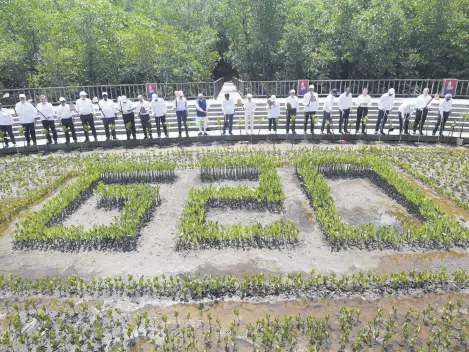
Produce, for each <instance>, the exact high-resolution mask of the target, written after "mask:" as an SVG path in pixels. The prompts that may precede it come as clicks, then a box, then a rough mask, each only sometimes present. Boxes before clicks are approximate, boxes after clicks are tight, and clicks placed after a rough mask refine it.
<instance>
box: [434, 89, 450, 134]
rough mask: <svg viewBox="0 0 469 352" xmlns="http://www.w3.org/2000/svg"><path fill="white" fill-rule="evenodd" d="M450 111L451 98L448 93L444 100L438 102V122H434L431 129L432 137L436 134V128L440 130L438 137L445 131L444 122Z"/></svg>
mask: <svg viewBox="0 0 469 352" xmlns="http://www.w3.org/2000/svg"><path fill="white" fill-rule="evenodd" d="M452 109H453V96H452V95H451V94H449V93H448V94H446V95H445V98H444V99H443V100H442V101H440V106H439V108H438V120H437V121H436V125H435V128H434V129H433V133H432V135H433V136H434V135H435V134H436V133H437V132H438V128H440V136H442V135H443V132H444V131H445V124H446V121H447V120H448V117H449V114H450V113H451V110H452ZM440 124H441V126H440Z"/></svg>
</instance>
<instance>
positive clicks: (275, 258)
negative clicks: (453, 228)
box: [0, 168, 469, 278]
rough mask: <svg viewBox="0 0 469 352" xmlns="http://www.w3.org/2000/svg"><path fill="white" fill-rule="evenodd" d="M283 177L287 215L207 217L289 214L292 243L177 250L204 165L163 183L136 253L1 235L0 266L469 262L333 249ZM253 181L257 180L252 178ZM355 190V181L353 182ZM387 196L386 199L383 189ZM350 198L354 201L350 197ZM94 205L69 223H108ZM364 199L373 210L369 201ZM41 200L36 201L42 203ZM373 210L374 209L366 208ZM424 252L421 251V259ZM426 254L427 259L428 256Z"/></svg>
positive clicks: (194, 267)
mask: <svg viewBox="0 0 469 352" xmlns="http://www.w3.org/2000/svg"><path fill="white" fill-rule="evenodd" d="M278 173H279V175H280V176H281V178H282V181H281V182H282V187H283V190H284V192H285V195H286V201H285V204H284V207H285V213H284V214H269V213H267V212H266V213H257V212H252V213H251V212H249V213H248V212H238V211H233V210H228V211H220V209H211V210H209V212H208V218H211V219H213V218H216V219H219V221H222V222H224V223H226V224H231V223H232V222H234V221H238V220H237V219H236V217H238V219H239V221H243V222H247V223H249V222H251V221H254V219H259V221H261V222H264V221H265V222H266V223H270V222H274V221H276V220H278V217H282V216H283V217H286V218H288V219H289V220H290V221H292V222H293V223H294V224H295V225H296V226H297V228H298V229H299V231H300V243H299V244H298V245H296V246H295V247H292V248H284V249H281V250H269V249H250V250H246V251H243V250H236V249H224V250H218V249H213V250H199V251H182V252H177V251H175V237H176V236H177V233H176V231H177V225H178V221H179V217H180V215H181V213H182V210H183V207H184V204H185V202H186V198H187V195H188V192H189V190H190V189H191V188H192V187H200V186H202V185H205V184H206V183H202V181H201V179H200V174H199V171H198V170H178V171H177V176H178V178H177V180H176V182H175V183H173V184H161V185H160V186H161V197H162V204H161V205H160V206H159V207H157V208H155V210H154V215H153V217H152V220H151V221H150V222H149V223H148V224H147V226H146V227H144V228H143V230H142V235H141V238H140V241H139V246H138V251H136V252H131V253H125V254H122V253H109V252H78V253H61V252H56V251H54V252H40V251H29V252H17V251H12V250H11V238H10V236H8V235H4V236H2V237H0V272H2V273H16V274H20V275H23V276H28V277H43V276H46V275H50V276H66V275H71V274H77V275H79V276H83V277H87V278H90V277H93V276H109V275H118V274H127V273H128V274H134V275H145V276H153V275H161V274H163V273H165V274H181V273H189V274H194V273H196V272H200V273H202V274H217V273H220V274H233V275H243V274H244V272H249V273H257V272H259V271H264V272H265V273H288V272H291V271H299V272H304V273H309V272H310V271H311V269H315V270H316V271H317V272H330V271H335V272H337V273H346V272H351V271H360V270H374V271H377V272H385V271H395V270H400V269H406V270H408V269H417V270H418V269H423V268H440V267H443V268H447V269H460V268H462V267H469V256H468V251H455V252H448V253H444V252H436V253H424V254H419V253H412V252H407V253H405V252H395V251H389V250H388V251H371V252H370V251H365V250H357V249H352V250H345V251H341V252H331V250H330V247H329V246H328V244H327V242H326V241H325V240H324V236H323V234H322V232H321V230H320V229H319V226H318V225H317V224H316V222H315V217H314V214H313V212H312V209H311V208H310V205H309V203H308V200H307V198H306V196H305V195H304V194H303V191H302V190H301V188H300V187H299V183H298V181H297V178H296V176H295V174H294V170H293V169H290V168H288V169H287V168H284V169H278ZM243 183H245V182H231V181H225V182H223V184H231V185H239V184H243ZM247 183H248V184H249V185H254V184H256V183H255V182H254V183H253V182H247ZM373 187H374V186H373V185H372V184H371V183H370V182H367V181H365V182H364V183H360V186H359V188H358V191H359V192H361V193H363V192H364V188H365V189H368V190H367V192H366V197H369V198H370V199H372V200H373V202H378V203H379V202H380V200H379V199H382V198H383V195H382V194H381V195H380V194H379V193H376V192H375V191H376V190H375V189H374V188H373ZM349 188H353V187H349ZM356 192H357V190H354V191H353V192H351V193H350V194H348V195H347V194H343V195H342V196H343V197H345V198H351V200H352V201H354V202H355V201H356V200H357V196H356ZM384 197H386V196H385V195H384ZM349 201H350V199H349ZM89 202H90V205H91V207H90V208H89V209H88V208H86V207H85V208H84V207H82V208H80V209H79V210H78V212H77V213H75V214H74V215H73V216H72V217H70V218H69V219H68V220H67V221H77V222H78V223H79V222H81V220H79V219H83V220H84V222H83V223H82V224H83V225H85V224H86V222H88V223H93V222H98V223H103V221H104V223H106V222H105V221H109V219H107V220H106V219H102V217H104V216H106V217H108V218H109V217H112V216H114V215H115V214H114V213H113V212H106V211H103V210H99V211H96V206H95V205H94V204H92V203H93V198H91V199H90V200H89ZM361 203H363V204H362V205H363V207H364V208H365V209H367V203H368V202H361ZM39 207H40V205H38V206H37V207H35V209H38V208H39ZM368 212H373V208H372V207H371V208H368ZM419 256H420V257H419ZM422 258H424V259H422Z"/></svg>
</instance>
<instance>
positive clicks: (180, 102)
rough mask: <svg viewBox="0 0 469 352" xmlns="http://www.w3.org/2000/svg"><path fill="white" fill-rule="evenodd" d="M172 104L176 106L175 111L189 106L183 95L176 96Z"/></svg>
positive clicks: (184, 109)
mask: <svg viewBox="0 0 469 352" xmlns="http://www.w3.org/2000/svg"><path fill="white" fill-rule="evenodd" d="M174 106H175V107H176V111H186V110H189V106H188V105H187V99H186V98H184V97H179V98H176V99H175V100H174Z"/></svg>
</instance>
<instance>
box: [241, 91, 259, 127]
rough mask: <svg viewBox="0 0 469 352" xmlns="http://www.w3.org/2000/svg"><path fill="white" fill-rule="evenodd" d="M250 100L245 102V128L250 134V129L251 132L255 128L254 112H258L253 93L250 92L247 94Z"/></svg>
mask: <svg viewBox="0 0 469 352" xmlns="http://www.w3.org/2000/svg"><path fill="white" fill-rule="evenodd" d="M246 97H247V98H248V100H247V101H246V102H245V103H244V104H243V108H244V130H245V132H246V134H248V129H249V130H250V131H251V134H252V132H253V129H254V114H255V113H256V102H255V101H253V100H252V94H251V93H249V94H248V95H247V96H246Z"/></svg>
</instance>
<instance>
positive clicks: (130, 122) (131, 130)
mask: <svg viewBox="0 0 469 352" xmlns="http://www.w3.org/2000/svg"><path fill="white" fill-rule="evenodd" d="M118 100H119V105H118V107H117V108H118V109H119V108H120V109H119V110H120V112H121V114H122V119H123V120H124V126H125V133H126V134H127V140H130V134H132V138H133V139H134V140H135V139H136V138H137V136H136V135H137V131H136V129H135V115H134V109H135V106H134V103H133V102H132V101H131V100H129V99H127V97H126V96H125V95H123V96H121V97H120V99H118Z"/></svg>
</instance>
